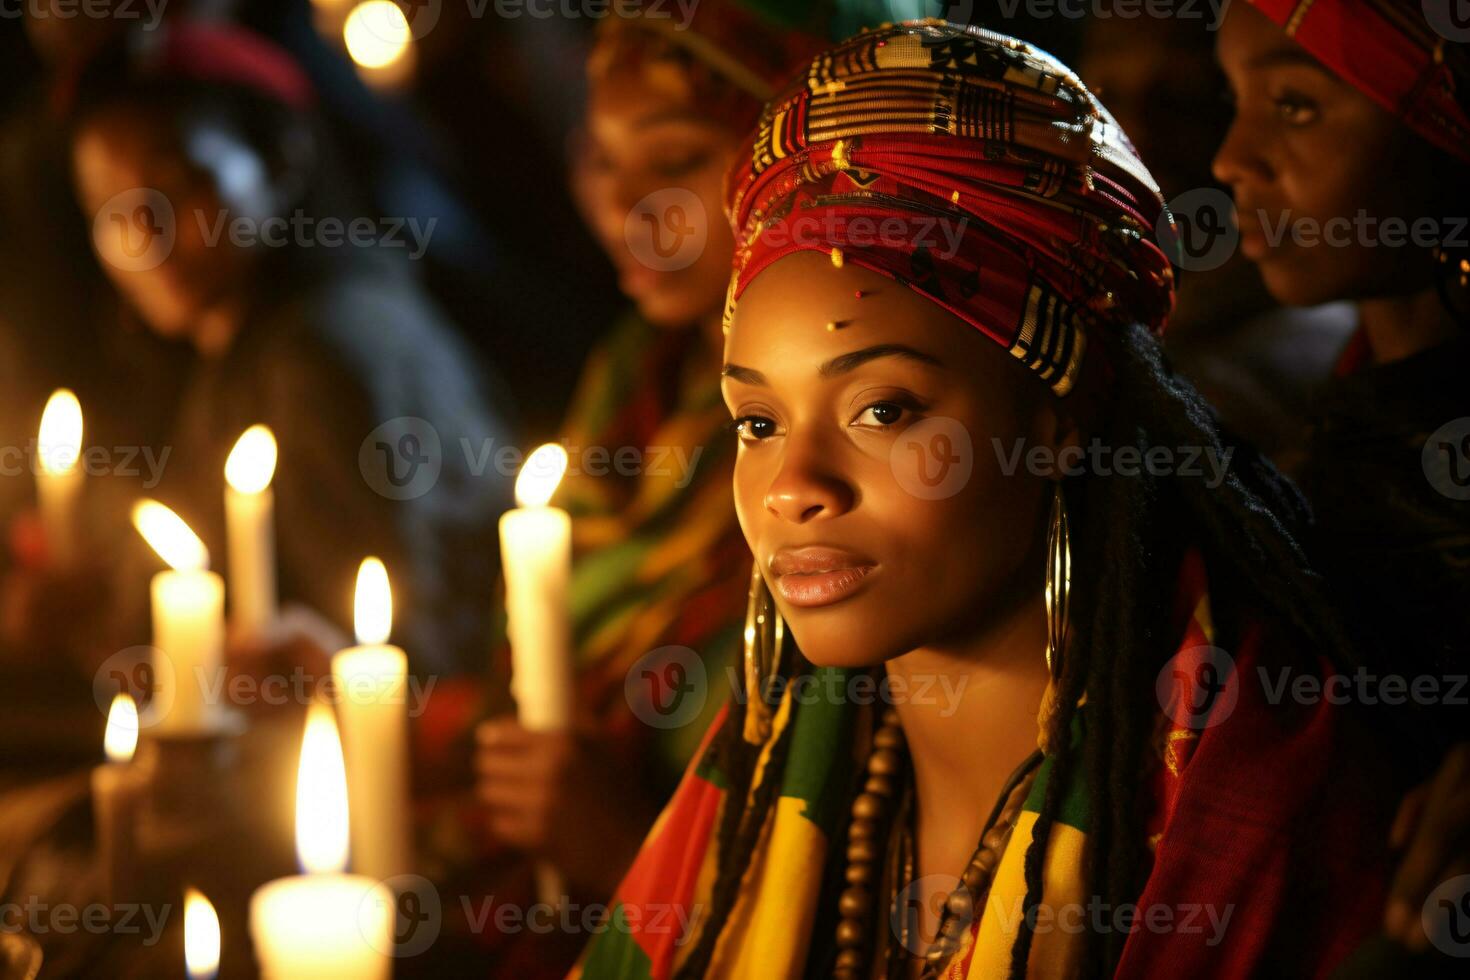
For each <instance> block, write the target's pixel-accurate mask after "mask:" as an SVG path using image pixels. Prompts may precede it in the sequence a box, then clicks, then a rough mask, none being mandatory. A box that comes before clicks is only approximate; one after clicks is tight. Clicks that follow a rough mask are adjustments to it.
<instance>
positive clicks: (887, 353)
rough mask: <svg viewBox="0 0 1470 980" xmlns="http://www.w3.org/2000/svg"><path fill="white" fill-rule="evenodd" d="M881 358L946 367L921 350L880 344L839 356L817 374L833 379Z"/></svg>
mask: <svg viewBox="0 0 1470 980" xmlns="http://www.w3.org/2000/svg"><path fill="white" fill-rule="evenodd" d="M880 357H902V358H906V359H908V360H911V361H918V362H919V363H920V364H927V365H929V366H930V367H937V368H942V367H944V365H943V364H942V363H941V362H940V361H939V359H938V358H937V357H933V356H931V355H929V354H925V353H924V352H923V351H921V350H915V349H914V348H912V347H909V346H907V345H905V344H878V345H876V346H873V347H864V348H863V349H862V350H855V351H851V352H849V353H846V354H839V355H838V356H836V357H834V358H832V360H830V361H828V362H827V363H826V364H823V365H822V367H821V368H820V369H819V370H818V372H817V373H818V374H820V375H821V376H822V377H824V378H831V377H834V376H836V375H839V374H846V373H847V372H848V371H852V370H854V369H855V368H858V367H861V366H862V365H864V364H866V363H868V362H869V361H874V360H877V359H878V358H880Z"/></svg>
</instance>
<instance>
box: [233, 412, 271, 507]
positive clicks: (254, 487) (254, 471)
mask: <svg viewBox="0 0 1470 980" xmlns="http://www.w3.org/2000/svg"><path fill="white" fill-rule="evenodd" d="M275 475H276V437H275V435H273V434H272V433H271V430H270V428H269V427H267V426H264V425H252V426H251V427H250V428H248V429H246V430H245V431H244V432H243V433H241V434H240V438H239V439H236V440H235V448H234V449H231V450H230V456H229V458H228V459H226V460H225V482H227V483H229V485H230V486H232V487H234V488H235V489H236V490H237V491H239V492H240V493H260V492H261V491H262V490H264V489H265V488H266V487H268V486H270V485H271V477H273V476H275Z"/></svg>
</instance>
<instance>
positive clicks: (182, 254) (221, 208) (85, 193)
mask: <svg viewBox="0 0 1470 980" xmlns="http://www.w3.org/2000/svg"><path fill="white" fill-rule="evenodd" d="M72 165H73V173H74V175H75V180H76V191H77V200H78V203H79V204H80V205H81V207H82V210H83V213H84V217H85V218H86V219H87V221H88V222H89V223H90V224H91V226H92V248H93V251H94V252H95V253H96V255H97V258H98V260H99V262H100V264H101V266H102V269H103V271H104V272H105V273H106V274H107V276H108V278H109V279H111V280H112V282H113V284H114V285H115V286H116V287H117V289H118V291H119V292H120V293H121V294H122V295H123V296H124V298H126V299H127V300H128V302H129V303H130V304H131V305H132V306H133V307H134V308H135V309H136V310H137V311H138V313H139V315H140V316H141V317H142V318H143V319H144V321H146V322H147V324H148V325H149V327H150V328H152V329H153V330H154V331H155V332H156V333H158V334H160V335H161V336H164V337H170V338H183V337H186V336H188V335H189V333H190V331H191V330H192V329H193V328H194V327H195V326H196V325H197V323H198V321H199V320H200V318H201V316H202V314H203V313H204V312H205V311H207V310H208V309H210V308H211V307H212V306H214V305H215V304H217V303H219V302H220V301H221V300H222V299H224V298H225V297H227V296H229V295H232V294H236V293H238V292H239V291H241V290H242V289H243V288H244V285H243V284H244V282H245V281H246V277H247V270H248V268H249V265H250V261H251V259H250V256H249V254H248V249H245V248H242V247H238V246H236V245H233V244H231V241H230V236H229V235H228V234H224V233H222V231H221V230H222V229H223V228H224V227H225V226H226V224H227V223H228V222H229V221H231V220H233V219H236V218H239V217H248V218H255V219H259V218H260V217H261V216H262V215H261V214H260V213H259V212H260V210H261V198H262V193H261V190H262V187H263V186H264V183H265V167H264V164H263V163H262V162H261V160H260V159H259V157H258V156H256V155H255V154H254V153H252V152H251V151H250V150H249V149H248V148H246V147H244V146H243V145H241V144H240V142H239V141H238V140H235V139H232V138H231V137H230V136H229V135H228V134H226V133H224V132H221V131H219V130H212V129H209V128H207V127H200V128H197V129H196V130H195V131H193V132H191V133H190V134H188V135H187V136H186V137H185V138H184V139H183V141H182V145H180V141H179V140H178V139H177V138H176V137H175V136H174V135H173V134H172V132H171V129H170V127H167V126H164V125H162V124H160V123H159V122H157V121H156V120H153V119H150V118H148V117H147V116H145V115H143V114H141V113H138V112H136V111H133V110H128V109H110V110H106V111H103V112H101V113H99V114H97V115H94V116H93V117H91V118H90V119H88V120H87V121H86V122H84V123H83V124H82V126H81V127H80V128H79V129H78V131H77V135H76V137H75V139H74V141H73V144H72ZM119 195H122V196H121V197H119ZM165 202H166V204H165ZM170 211H171V212H172V214H171V215H170V214H169V212H170ZM170 235H171V236H172V239H171V240H170V237H169V236H170ZM150 249H156V250H158V251H156V252H152V251H150ZM155 256H165V257H163V258H162V261H160V262H156V264H155V262H154V261H153V258H154V257H155ZM148 266H151V268H150V267H148Z"/></svg>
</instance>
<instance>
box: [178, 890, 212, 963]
mask: <svg viewBox="0 0 1470 980" xmlns="http://www.w3.org/2000/svg"><path fill="white" fill-rule="evenodd" d="M219 950H220V942H219V916H218V915H217V914H216V913H215V911H214V906H213V905H212V904H210V901H209V899H207V898H205V897H204V895H203V893H202V892H200V891H199V890H198V889H197V888H190V889H187V890H186V891H185V892H184V968H185V969H186V970H188V971H189V980H214V978H215V977H216V976H218V975H219Z"/></svg>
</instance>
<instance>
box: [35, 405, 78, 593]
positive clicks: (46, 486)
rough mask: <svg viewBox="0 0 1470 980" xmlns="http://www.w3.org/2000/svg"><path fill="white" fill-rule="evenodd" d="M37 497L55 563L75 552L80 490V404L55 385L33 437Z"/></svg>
mask: <svg viewBox="0 0 1470 980" xmlns="http://www.w3.org/2000/svg"><path fill="white" fill-rule="evenodd" d="M36 454H37V456H38V462H39V466H38V467H37V469H36V498H37V501H38V503H39V505H40V508H41V526H42V528H43V529H44V530H45V534H46V549H47V553H48V554H49V555H50V559H51V561H52V562H53V563H54V564H56V565H68V564H70V563H71V562H73V561H75V560H76V553H77V498H78V497H79V496H80V495H81V492H82V467H81V465H80V464H81V459H82V406H81V403H80V402H78V401H77V396H76V395H75V394H73V393H72V392H71V390H70V389H67V388H58V389H57V390H56V391H54V392H53V393H52V394H51V397H50V398H49V399H47V401H46V410H45V411H44V412H42V413H41V431H40V433H39V434H38V435H37V437H36Z"/></svg>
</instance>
